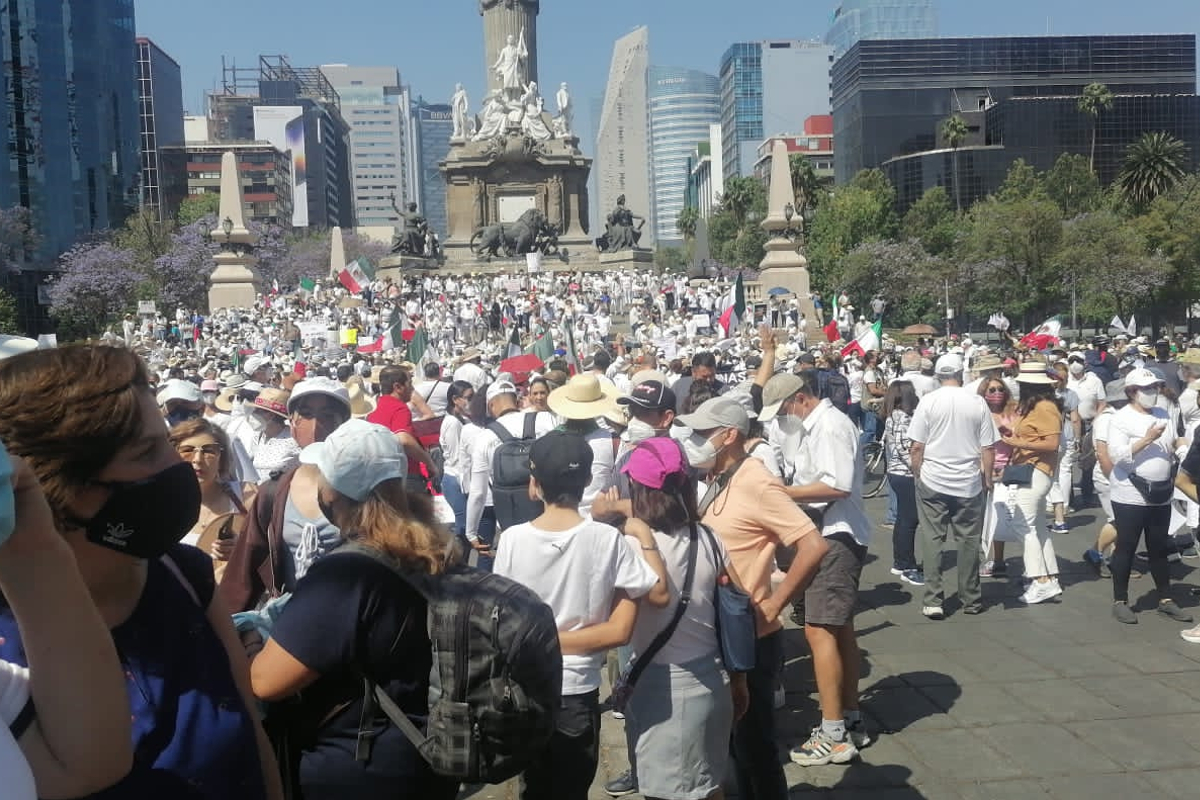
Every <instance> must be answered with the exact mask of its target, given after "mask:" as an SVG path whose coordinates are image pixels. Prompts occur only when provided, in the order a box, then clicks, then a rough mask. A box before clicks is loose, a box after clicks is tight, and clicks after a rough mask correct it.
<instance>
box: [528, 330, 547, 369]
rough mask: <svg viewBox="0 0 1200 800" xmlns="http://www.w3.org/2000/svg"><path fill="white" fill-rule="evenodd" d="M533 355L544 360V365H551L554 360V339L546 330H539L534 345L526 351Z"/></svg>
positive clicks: (535, 335)
mask: <svg viewBox="0 0 1200 800" xmlns="http://www.w3.org/2000/svg"><path fill="white" fill-rule="evenodd" d="M525 352H527V353H533V354H534V355H535V356H537V357H538V358H540V359H541V360H542V363H543V364H549V363H550V360H551V359H552V358H554V339H553V337H551V336H550V332H549V331H548V330H546V329H545V328H541V327H539V328H538V332H537V333H536V334H534V339H533V343H532V344H531V345H529V348H528V349H527V350H526V351H525Z"/></svg>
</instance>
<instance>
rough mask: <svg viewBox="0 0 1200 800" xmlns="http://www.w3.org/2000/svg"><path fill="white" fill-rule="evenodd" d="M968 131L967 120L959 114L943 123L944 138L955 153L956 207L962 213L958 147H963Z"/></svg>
mask: <svg viewBox="0 0 1200 800" xmlns="http://www.w3.org/2000/svg"><path fill="white" fill-rule="evenodd" d="M968 133H970V129H969V128H968V127H967V121H966V120H965V119H963V118H962V117H960V116H959V115H958V114H955V115H954V116H952V117H950V118H949V119H947V120H946V121H945V122H943V123H942V138H943V139H945V140H946V144H948V145H950V149H951V150H952V151H953V153H954V207H955V208H956V209H957V210H958V212H959V213H960V214H961V213H962V192H961V191H959V187H958V148H960V147H962V143H963V142H965V141H966V140H967V134H968Z"/></svg>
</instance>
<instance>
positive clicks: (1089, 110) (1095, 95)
mask: <svg viewBox="0 0 1200 800" xmlns="http://www.w3.org/2000/svg"><path fill="white" fill-rule="evenodd" d="M1078 107H1079V110H1080V111H1081V112H1083V113H1084V114H1087V115H1088V116H1089V117H1091V118H1092V148H1091V155H1090V156H1089V158H1088V169H1089V170H1091V171H1092V173H1093V174H1095V172H1096V135H1097V133H1098V132H1099V130H1100V115H1101V114H1102V113H1103V112H1105V111H1108V110H1109V109H1111V108H1112V107H1113V93H1112V92H1111V91H1109V89H1108V87H1107V86H1105V85H1104V84H1103V83H1089V84H1088V85H1087V86H1085V87H1083V94H1082V95H1080V97H1079V103H1078Z"/></svg>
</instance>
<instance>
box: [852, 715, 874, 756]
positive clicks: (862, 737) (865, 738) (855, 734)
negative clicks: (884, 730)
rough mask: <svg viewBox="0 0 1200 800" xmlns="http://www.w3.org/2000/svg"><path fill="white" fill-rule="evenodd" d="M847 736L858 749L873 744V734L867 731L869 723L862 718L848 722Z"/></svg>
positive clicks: (864, 748)
mask: <svg viewBox="0 0 1200 800" xmlns="http://www.w3.org/2000/svg"><path fill="white" fill-rule="evenodd" d="M846 738H847V739H849V740H850V743H851V744H853V745H854V747H855V748H856V749H858V750H866V749H867V748H868V747H870V746H871V741H872V740H871V734H870V733H869V732H868V731H867V723H866V722H865V721H864V720H862V719H859V721H858V722H855V723H853V724H851V723H849V722H847V723H846Z"/></svg>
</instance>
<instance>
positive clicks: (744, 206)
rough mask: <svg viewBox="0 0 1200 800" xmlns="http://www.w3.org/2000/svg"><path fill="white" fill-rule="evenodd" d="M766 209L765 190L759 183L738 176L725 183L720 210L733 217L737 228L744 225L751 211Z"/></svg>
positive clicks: (753, 179) (755, 180)
mask: <svg viewBox="0 0 1200 800" xmlns="http://www.w3.org/2000/svg"><path fill="white" fill-rule="evenodd" d="M766 207H767V190H766V188H765V187H764V186H763V185H762V182H761V181H758V180H757V179H755V178H743V177H740V176H736V177H733V178H729V179H728V180H726V181H725V192H724V193H723V194H722V195H721V208H723V209H724V210H726V211H728V212H729V213H730V214H732V215H733V219H734V221H736V222H737V225H738V227H739V228H740V227H742V226H743V225H745V224H746V219H747V217H748V216H749V215H750V212H751V211H758V210H765V209H766Z"/></svg>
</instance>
